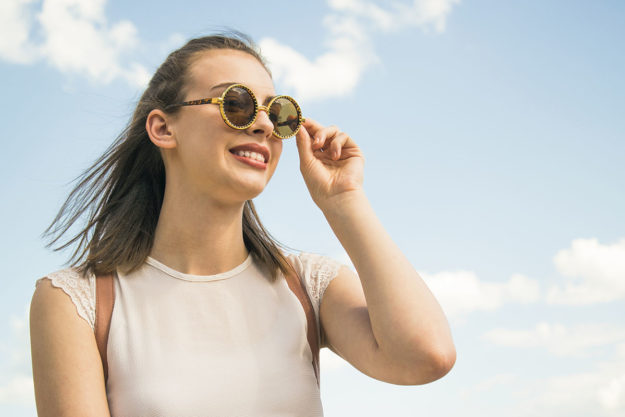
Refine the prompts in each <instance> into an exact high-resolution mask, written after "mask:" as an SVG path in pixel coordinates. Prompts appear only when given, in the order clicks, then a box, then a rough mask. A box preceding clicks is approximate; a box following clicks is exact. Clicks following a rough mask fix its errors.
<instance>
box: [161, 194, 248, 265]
mask: <svg viewBox="0 0 625 417" xmlns="http://www.w3.org/2000/svg"><path fill="white" fill-rule="evenodd" d="M172 194H173V193H172V192H170V193H168V192H167V188H166V191H165V196H164V200H163V206H162V208H161V213H160V216H159V219H158V224H157V226H156V230H155V236H154V244H153V246H152V250H151V252H150V256H151V257H153V258H155V259H156V260H158V261H159V262H162V263H164V264H165V265H167V266H169V267H170V268H173V269H175V270H177V271H180V272H182V273H186V274H193V275H214V274H218V273H221V272H226V271H229V270H231V269H233V268H235V267H236V266H237V265H240V264H241V263H242V262H243V261H244V260H245V259H246V258H247V256H248V251H247V248H246V247H245V244H244V242H243V224H242V215H243V204H241V203H238V204H231V205H224V204H221V203H218V202H216V201H214V200H210V199H208V198H205V197H203V198H189V197H188V195H187V197H186V198H183V196H182V195H177V196H175V195H172ZM181 194H184V193H181Z"/></svg>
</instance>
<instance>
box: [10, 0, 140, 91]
mask: <svg viewBox="0 0 625 417" xmlns="http://www.w3.org/2000/svg"><path fill="white" fill-rule="evenodd" d="M30 3H32V0H7V1H6V3H5V2H3V3H2V6H0V7H1V8H0V12H1V11H4V12H5V13H4V14H0V16H3V17H0V23H3V24H2V25H0V39H1V40H0V57H1V58H3V59H5V60H8V61H10V62H14V63H22V64H26V63H33V62H35V61H37V60H43V61H45V62H47V63H48V64H50V65H51V66H53V67H54V68H57V69H58V70H60V71H61V72H64V73H73V74H78V75H81V76H85V77H87V78H89V79H91V80H93V81H96V82H100V83H104V84H106V83H109V82H111V81H112V80H114V79H124V80H126V81H127V82H128V83H129V84H131V85H133V86H145V85H146V84H147V82H148V81H149V73H148V72H147V70H146V69H145V68H144V67H143V66H142V65H141V64H139V63H138V62H129V63H125V62H124V56H125V55H126V54H128V53H130V52H132V51H134V50H135V49H136V47H137V46H138V44H139V40H138V36H137V29H136V27H135V26H134V25H133V24H132V23H131V22H129V21H126V20H124V21H120V22H117V23H115V24H112V25H110V24H109V23H108V22H107V20H106V17H105V13H104V8H105V5H106V0H44V1H43V2H42V4H41V9H40V10H39V11H38V13H36V17H35V16H34V10H33V7H31V6H30ZM5 20H6V21H7V22H5ZM35 30H37V31H38V32H39V33H40V35H41V39H42V40H41V41H40V42H37V43H36V44H35V43H34V41H33V40H32V37H33V32H34V31H35Z"/></svg>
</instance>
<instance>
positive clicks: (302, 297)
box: [285, 265, 321, 386]
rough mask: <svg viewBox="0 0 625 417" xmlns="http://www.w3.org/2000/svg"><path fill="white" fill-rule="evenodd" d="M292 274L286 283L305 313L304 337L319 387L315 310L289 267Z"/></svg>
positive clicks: (317, 331) (317, 337) (303, 286)
mask: <svg viewBox="0 0 625 417" xmlns="http://www.w3.org/2000/svg"><path fill="white" fill-rule="evenodd" d="M291 269H292V273H290V274H287V275H286V277H285V278H286V281H287V284H288V285H289V288H290V289H291V291H293V293H294V294H295V295H296V296H297V298H298V299H299V301H300V303H301V304H302V307H303V308H304V312H305V313H306V321H307V322H308V332H307V335H306V337H307V338H308V345H309V346H310V351H311V352H312V356H313V360H312V365H313V369H314V370H315V376H316V377H317V386H321V380H320V376H321V375H320V374H319V349H320V347H319V330H318V329H317V318H316V316H315V310H314V309H313V305H312V302H311V301H310V297H309V296H308V292H307V291H306V286H305V284H304V281H303V280H301V279H300V277H299V276H298V275H297V273H296V272H295V269H294V268H293V266H292V265H291Z"/></svg>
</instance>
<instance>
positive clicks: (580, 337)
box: [484, 322, 625, 356]
mask: <svg viewBox="0 0 625 417" xmlns="http://www.w3.org/2000/svg"><path fill="white" fill-rule="evenodd" d="M484 338H485V339H486V340H488V341H490V342H492V343H494V344H497V345H501V346H507V347H516V348H545V349H547V350H548V351H549V352H551V353H553V354H554V355H557V356H580V355H584V354H586V353H588V350H590V349H592V348H595V347H599V346H606V345H610V344H614V343H617V342H622V341H625V327H622V326H620V327H619V326H613V325H608V324H577V325H575V326H573V327H566V326H564V325H562V324H558V323H555V324H550V323H546V322H542V323H539V324H537V325H536V327H535V328H533V329H530V330H510V329H503V328H500V329H494V330H491V331H489V332H487V333H486V334H485V335H484Z"/></svg>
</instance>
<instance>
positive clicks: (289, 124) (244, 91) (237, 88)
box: [165, 84, 305, 139]
mask: <svg viewBox="0 0 625 417" xmlns="http://www.w3.org/2000/svg"><path fill="white" fill-rule="evenodd" d="M199 104H219V111H220V113H221V118H222V119H223V120H224V122H226V124H227V125H228V126H230V127H231V128H233V129H240V130H243V129H247V128H248V127H250V126H251V125H252V124H254V122H255V121H256V117H258V112H259V111H260V110H264V111H266V112H267V114H268V115H269V120H271V123H272V124H273V135H274V136H275V137H277V138H279V139H286V138H289V137H291V136H293V135H295V134H296V133H297V131H298V130H299V128H300V127H301V126H302V123H304V121H305V119H304V118H303V117H302V110H301V109H300V107H299V104H297V102H296V101H295V100H294V99H293V98H292V97H289V96H285V95H281V96H275V97H273V98H272V99H271V101H269V103H268V104H267V105H266V106H262V105H259V104H258V101H257V100H256V96H255V95H254V93H253V92H252V90H251V89H250V88H249V87H246V86H244V85H243V84H232V85H230V86H228V88H226V90H225V91H224V92H223V93H222V94H221V96H220V97H213V98H202V99H199V100H191V101H185V102H182V103H176V104H170V105H169V106H167V107H166V108H165V109H166V110H167V109H170V108H173V107H178V106H195V105H199Z"/></svg>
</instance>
